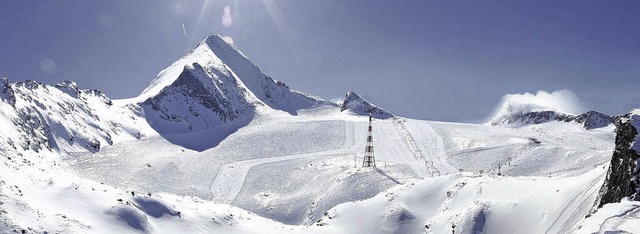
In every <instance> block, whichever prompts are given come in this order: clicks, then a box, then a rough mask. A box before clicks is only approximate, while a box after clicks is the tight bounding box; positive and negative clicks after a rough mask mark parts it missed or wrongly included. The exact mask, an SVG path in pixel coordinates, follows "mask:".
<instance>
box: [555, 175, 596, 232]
mask: <svg viewBox="0 0 640 234" xmlns="http://www.w3.org/2000/svg"><path fill="white" fill-rule="evenodd" d="M603 174H606V171H603V172H602V173H600V174H599V175H598V176H596V177H595V178H594V179H593V180H592V181H591V182H589V184H588V185H587V186H585V188H584V189H582V191H580V193H578V194H576V196H575V197H573V199H571V201H570V202H569V203H568V204H567V205H566V206H565V207H564V209H562V212H560V214H559V215H558V217H556V219H555V221H553V223H552V224H551V226H550V227H549V228H548V229H547V231H546V232H545V233H569V232H571V231H573V229H574V226H575V225H576V223H575V222H574V223H571V220H578V219H577V217H576V215H580V214H584V213H585V212H581V213H579V212H578V211H584V210H585V209H586V210H588V209H589V208H590V207H591V206H592V205H593V203H594V202H595V197H596V196H595V193H597V192H598V190H599V189H600V186H598V185H599V184H601V183H602V180H603V179H604V176H603ZM590 198H593V199H590Z"/></svg>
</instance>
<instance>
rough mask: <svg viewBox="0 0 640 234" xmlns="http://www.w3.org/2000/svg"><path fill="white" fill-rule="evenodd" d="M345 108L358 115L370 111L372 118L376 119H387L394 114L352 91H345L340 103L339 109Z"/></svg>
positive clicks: (343, 109) (366, 113)
mask: <svg viewBox="0 0 640 234" xmlns="http://www.w3.org/2000/svg"><path fill="white" fill-rule="evenodd" d="M345 110H349V111H351V112H353V113H355V114H358V115H369V113H371V115H372V116H373V117H374V118H378V119H388V118H391V117H393V116H394V115H393V114H391V113H389V112H388V111H386V110H384V109H382V108H380V107H377V106H375V105H373V104H371V103H369V102H367V101H366V100H364V99H363V98H362V97H360V96H359V95H358V94H356V93H355V92H353V91H349V92H347V96H346V97H345V99H344V101H343V102H342V104H341V105H340V111H345Z"/></svg>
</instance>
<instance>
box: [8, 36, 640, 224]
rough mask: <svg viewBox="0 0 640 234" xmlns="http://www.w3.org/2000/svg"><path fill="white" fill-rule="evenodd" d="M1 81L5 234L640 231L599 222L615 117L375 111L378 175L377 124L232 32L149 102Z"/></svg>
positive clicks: (618, 210) (195, 55) (187, 60)
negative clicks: (274, 68) (303, 84)
mask: <svg viewBox="0 0 640 234" xmlns="http://www.w3.org/2000/svg"><path fill="white" fill-rule="evenodd" d="M185 82H187V83H188V84H185ZM7 87H8V88H7ZM196 90H199V91H197V92H196ZM0 91H2V92H1V95H0V99H1V101H0V127H2V131H0V233H11V232H22V231H23V230H24V231H25V232H29V233H44V232H46V233H425V232H426V233H450V232H455V233H570V232H597V231H603V230H604V231H607V230H612V231H629V232H633V231H636V230H638V229H637V224H636V223H634V222H633V219H635V218H636V217H637V215H638V212H637V206H640V205H639V204H638V203H637V202H631V201H625V202H622V203H619V204H613V205H607V206H605V207H603V208H602V209H601V210H600V211H598V212H596V213H595V214H592V215H591V216H590V217H589V218H587V219H585V217H586V216H587V215H588V214H589V212H590V210H591V209H592V206H593V205H594V202H595V200H596V197H597V193H598V190H599V188H600V186H601V185H602V182H603V180H604V179H605V174H606V171H607V167H608V163H609V161H610V159H611V152H612V150H613V149H614V138H615V134H614V132H613V130H614V126H612V125H610V126H607V127H603V128H597V129H592V130H586V129H584V128H583V127H582V126H580V125H577V124H571V123H565V122H559V121H551V122H546V123H543V124H537V125H524V126H520V127H503V126H489V125H483V124H462V123H446V122H433V121H424V120H415V119H406V118H402V117H397V116H396V117H392V116H389V117H388V118H386V119H374V120H373V136H374V138H373V139H374V147H375V157H376V165H377V168H362V167H361V163H362V161H361V159H362V157H363V155H364V149H365V143H366V141H365V140H366V137H367V126H368V120H369V119H368V117H363V116H361V115H354V114H353V112H350V113H347V112H341V110H340V108H339V107H338V106H335V105H331V104H328V102H326V101H323V100H321V99H319V98H315V97H311V96H309V95H306V94H303V93H300V92H297V91H293V90H290V89H289V88H288V87H286V86H285V85H284V84H282V83H280V82H277V81H275V80H273V79H271V78H270V77H268V76H266V75H265V74H264V73H262V71H260V69H258V68H257V67H256V66H255V65H253V64H252V63H251V62H250V61H249V60H248V59H247V58H246V56H244V55H243V54H242V53H241V52H240V51H238V50H237V48H235V47H234V46H232V45H229V44H227V43H226V42H224V41H223V39H221V38H220V37H218V36H212V37H208V38H207V39H205V40H204V41H203V42H202V43H201V44H200V46H198V47H197V48H196V49H194V50H193V51H192V52H191V53H190V54H188V55H187V56H185V57H183V58H182V59H180V60H179V61H177V62H176V63H174V64H173V65H171V66H170V67H169V68H167V69H165V70H163V71H162V72H160V74H159V75H158V77H157V78H156V79H155V80H154V81H153V82H152V83H151V85H150V86H149V88H147V89H146V90H145V91H144V92H143V93H142V94H141V95H140V96H139V97H137V98H133V99H127V100H115V101H111V100H109V99H108V98H107V97H106V96H105V95H104V94H102V93H101V92H99V91H97V90H79V89H78V88H77V85H76V84H75V83H73V82H64V83H61V84H59V85H57V86H50V85H42V84H39V83H37V82H22V83H17V84H9V83H7V82H6V80H4V79H0ZM221 103H228V106H225V105H222V104H221ZM154 104H156V106H155V108H154ZM216 105H222V107H220V106H218V108H216ZM372 106H373V105H372ZM634 113H635V115H633V116H635V117H637V116H638V115H637V114H638V111H635V112H634ZM635 117H634V118H635ZM163 121H164V122H163ZM634 121H636V123H637V119H634ZM636 126H637V125H636ZM636 142H638V141H636ZM619 217H622V218H619ZM634 225H635V226H634Z"/></svg>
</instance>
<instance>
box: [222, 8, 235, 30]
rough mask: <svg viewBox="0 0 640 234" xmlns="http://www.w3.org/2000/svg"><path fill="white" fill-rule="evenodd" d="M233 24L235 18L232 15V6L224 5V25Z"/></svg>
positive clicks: (229, 25)
mask: <svg viewBox="0 0 640 234" xmlns="http://www.w3.org/2000/svg"><path fill="white" fill-rule="evenodd" d="M231 24H233V18H232V17H231V7H230V6H229V5H226V6H224V10H223V11H222V26H224V27H227V28H228V27H231Z"/></svg>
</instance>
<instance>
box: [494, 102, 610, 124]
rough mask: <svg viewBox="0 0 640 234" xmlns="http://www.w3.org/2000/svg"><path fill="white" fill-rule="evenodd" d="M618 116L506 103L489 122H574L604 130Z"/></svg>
mask: <svg viewBox="0 0 640 234" xmlns="http://www.w3.org/2000/svg"><path fill="white" fill-rule="evenodd" d="M616 118H617V117H616V116H609V115H606V114H603V113H600V112H597V111H587V112H585V113H583V114H580V115H573V114H569V113H563V112H559V111H557V110H554V109H552V108H549V107H545V106H539V105H535V104H522V103H509V102H507V103H505V104H504V105H503V106H502V107H501V108H500V110H499V111H498V112H497V113H496V114H495V116H494V117H493V118H492V119H491V121H490V122H489V123H490V124H491V125H506V126H515V127H517V126H522V125H527V124H541V123H546V122H549V121H563V122H573V123H578V124H580V125H582V126H583V127H584V128H585V129H595V128H602V127H606V126H609V125H611V124H613V123H614V122H615V120H616Z"/></svg>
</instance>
